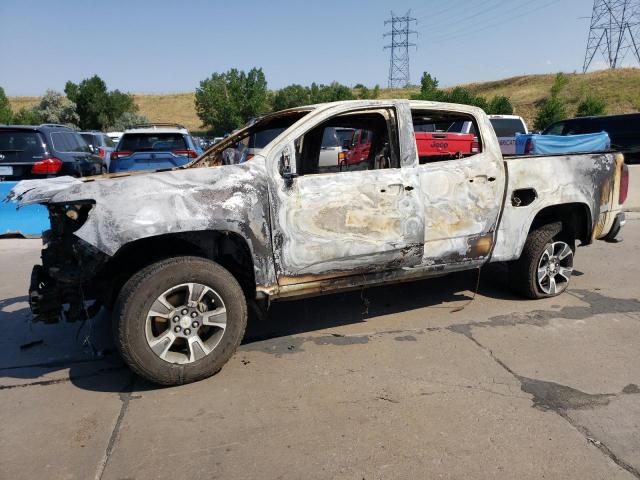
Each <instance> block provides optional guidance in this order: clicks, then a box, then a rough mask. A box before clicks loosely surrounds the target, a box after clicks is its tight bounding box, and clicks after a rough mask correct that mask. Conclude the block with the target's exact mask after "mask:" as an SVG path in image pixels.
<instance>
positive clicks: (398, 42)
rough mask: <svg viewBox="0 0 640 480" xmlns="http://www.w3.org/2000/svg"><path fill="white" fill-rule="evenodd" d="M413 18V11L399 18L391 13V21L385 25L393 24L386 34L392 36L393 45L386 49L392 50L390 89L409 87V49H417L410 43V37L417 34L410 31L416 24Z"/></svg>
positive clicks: (386, 46)
mask: <svg viewBox="0 0 640 480" xmlns="http://www.w3.org/2000/svg"><path fill="white" fill-rule="evenodd" d="M416 21H417V20H416V19H415V18H412V17H411V10H409V11H408V12H407V13H405V14H404V15H403V16H401V17H398V16H396V15H394V13H393V12H391V20H385V22H384V24H385V25H387V24H388V23H390V24H391V31H390V32H387V33H385V34H384V36H385V37H388V36H391V43H390V44H389V45H385V47H384V49H385V50H386V49H388V48H389V49H391V58H390V60H389V88H398V87H406V86H407V85H409V47H415V46H416V44H415V43H411V42H410V41H409V36H410V35H414V34H417V32H416V31H414V30H410V25H411V23H413V22H416Z"/></svg>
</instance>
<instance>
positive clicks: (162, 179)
mask: <svg viewBox="0 0 640 480" xmlns="http://www.w3.org/2000/svg"><path fill="white" fill-rule="evenodd" d="M79 200H91V201H93V202H95V204H94V207H93V208H92V210H91V211H90V213H89V216H88V218H87V221H86V222H85V223H84V225H82V227H81V228H79V229H78V230H77V231H76V232H75V233H74V234H75V235H76V236H77V237H79V238H81V239H82V240H84V241H85V242H87V243H89V244H90V245H93V246H94V247H96V248H97V249H98V250H100V251H102V252H104V253H105V254H107V255H109V256H113V255H114V254H115V253H116V252H117V251H118V250H119V249H120V248H122V247H123V246H124V245H126V244H128V243H130V242H132V241H135V240H140V239H143V238H149V237H153V236H158V235H164V234H171V233H186V232H195V231H203V230H208V231H228V232H233V233H236V234H238V235H240V236H241V237H242V238H244V239H245V240H246V241H247V243H248V245H249V248H250V250H251V254H252V256H253V260H254V262H253V263H254V268H255V269H256V272H255V274H256V281H257V282H258V283H263V282H265V283H270V282H271V281H274V279H275V272H274V268H273V260H272V259H273V255H272V249H271V240H270V239H271V233H270V226H269V217H268V215H269V212H268V189H267V184H266V181H265V168H264V162H263V161H259V160H258V161H256V162H255V163H253V162H252V163H246V164H242V165H230V166H224V167H209V168H194V169H184V170H174V171H167V172H158V173H151V174H144V175H132V176H128V177H122V178H113V179H101V180H96V181H93V182H87V183H83V184H80V185H73V186H72V187H70V188H69V189H67V190H64V191H62V192H60V193H57V194H56V195H55V196H54V197H53V198H52V199H51V200H50V202H52V203H73V202H74V201H79Z"/></svg>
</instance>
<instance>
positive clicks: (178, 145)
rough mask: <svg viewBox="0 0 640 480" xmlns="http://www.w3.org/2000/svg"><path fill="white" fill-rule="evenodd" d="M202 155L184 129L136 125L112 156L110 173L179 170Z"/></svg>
mask: <svg viewBox="0 0 640 480" xmlns="http://www.w3.org/2000/svg"><path fill="white" fill-rule="evenodd" d="M199 151H200V150H199V148H198V147H196V145H195V143H194V141H193V139H192V138H191V135H189V132H188V131H187V129H186V128H184V127H183V126H182V125H178V124H167V123H154V124H146V125H137V126H135V127H132V128H128V129H126V130H125V131H124V133H123V134H122V137H121V138H120V141H119V142H118V146H117V147H116V150H114V151H113V152H111V163H110V165H109V172H112V173H115V172H126V171H130V170H148V169H151V170H160V169H164V168H173V167H178V166H180V165H184V164H185V163H188V162H190V161H192V160H193V159H194V158H196V157H198V152H199Z"/></svg>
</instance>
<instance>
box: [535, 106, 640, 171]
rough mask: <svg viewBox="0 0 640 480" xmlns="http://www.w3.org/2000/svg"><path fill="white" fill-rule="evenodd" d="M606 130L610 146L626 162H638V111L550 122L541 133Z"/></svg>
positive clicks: (639, 145) (639, 115)
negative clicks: (622, 155)
mask: <svg viewBox="0 0 640 480" xmlns="http://www.w3.org/2000/svg"><path fill="white" fill-rule="evenodd" d="M599 132H607V133H608V134H609V138H610V139H611V148H612V149H614V150H617V151H619V152H622V153H624V158H625V161H626V162H627V163H640V113H628V114H624V115H602V116H594V117H578V118H569V119H566V120H560V121H559V122H555V123H552V124H551V125H549V126H548V127H547V128H546V129H545V130H544V131H543V132H542V134H543V135H579V134H584V133H599Z"/></svg>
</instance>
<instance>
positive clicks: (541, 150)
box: [516, 132, 611, 155]
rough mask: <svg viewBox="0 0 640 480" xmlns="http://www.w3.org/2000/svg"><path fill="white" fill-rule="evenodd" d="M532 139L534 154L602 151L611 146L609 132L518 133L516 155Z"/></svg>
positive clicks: (531, 151) (522, 150)
mask: <svg viewBox="0 0 640 480" xmlns="http://www.w3.org/2000/svg"><path fill="white" fill-rule="evenodd" d="M528 140H531V147H532V148H531V150H530V151H529V152H528V153H530V154H532V155H535V154H538V155H544V154H554V153H578V152H602V151H605V150H609V149H610V148H611V140H610V139H609V135H608V134H607V132H600V133H585V134H583V135H538V134H531V133H529V134H524V135H516V155H522V154H523V153H524V151H525V145H526V144H527V141H528Z"/></svg>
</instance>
